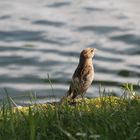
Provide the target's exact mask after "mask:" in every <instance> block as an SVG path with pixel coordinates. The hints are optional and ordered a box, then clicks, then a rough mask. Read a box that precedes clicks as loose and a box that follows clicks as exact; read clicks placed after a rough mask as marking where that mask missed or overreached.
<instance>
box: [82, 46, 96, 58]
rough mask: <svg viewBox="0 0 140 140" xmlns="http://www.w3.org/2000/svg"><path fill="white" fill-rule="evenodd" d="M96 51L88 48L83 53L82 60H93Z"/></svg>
mask: <svg viewBox="0 0 140 140" xmlns="http://www.w3.org/2000/svg"><path fill="white" fill-rule="evenodd" d="M95 51H96V49H95V48H86V49H84V50H83V51H82V52H81V54H80V58H85V59H88V58H93V57H94V54H95Z"/></svg>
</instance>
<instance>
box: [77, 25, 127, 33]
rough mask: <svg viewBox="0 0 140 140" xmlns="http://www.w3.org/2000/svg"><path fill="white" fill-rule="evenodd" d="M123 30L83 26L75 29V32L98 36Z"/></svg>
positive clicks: (114, 27) (113, 27) (109, 27)
mask: <svg viewBox="0 0 140 140" xmlns="http://www.w3.org/2000/svg"><path fill="white" fill-rule="evenodd" d="M123 30H124V29H121V28H120V27H116V26H83V27H79V28H78V29H77V31H80V32H96V33H98V34H105V33H111V32H116V31H123Z"/></svg>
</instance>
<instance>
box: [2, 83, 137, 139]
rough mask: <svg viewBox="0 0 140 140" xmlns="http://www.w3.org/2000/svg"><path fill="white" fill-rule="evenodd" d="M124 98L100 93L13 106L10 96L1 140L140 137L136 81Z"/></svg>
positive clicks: (127, 85)
mask: <svg viewBox="0 0 140 140" xmlns="http://www.w3.org/2000/svg"><path fill="white" fill-rule="evenodd" d="M122 88H123V89H124V94H123V96H121V97H116V96H109V95H104V94H103V93H101V94H100V97H97V98H90V99H88V98H78V99H76V100H75V102H74V104H73V102H72V101H66V102H64V104H63V105H59V104H58V103H48V104H33V105H31V106H26V107H22V106H17V107H13V106H12V104H13V103H14V101H13V100H12V98H11V97H9V96H8V93H7V100H6V101H4V102H3V103H2V105H1V107H0V140H48V139H50V140H65V139H68V140H112V139H116V140H139V139H140V96H139V93H137V94H136V92H135V91H134V89H133V85H132V84H128V83H127V84H124V85H123V86H122Z"/></svg>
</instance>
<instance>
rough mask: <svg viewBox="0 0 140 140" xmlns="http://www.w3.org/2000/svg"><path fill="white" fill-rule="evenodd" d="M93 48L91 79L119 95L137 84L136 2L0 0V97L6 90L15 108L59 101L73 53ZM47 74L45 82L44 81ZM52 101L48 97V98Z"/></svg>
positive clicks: (139, 17)
mask: <svg viewBox="0 0 140 140" xmlns="http://www.w3.org/2000/svg"><path fill="white" fill-rule="evenodd" d="M86 47H93V48H96V49H97V52H96V56H95V58H94V60H93V61H94V67H95V80H94V82H93V85H92V86H91V88H90V89H89V90H88V91H87V94H86V96H88V97H95V96H99V94H98V90H99V85H100V83H101V84H102V86H103V87H105V88H106V90H107V91H113V92H115V93H117V94H118V95H120V94H121V90H120V88H118V87H119V86H120V85H121V84H122V83H124V82H131V83H133V84H134V85H137V84H138V82H139V80H140V0H123V1H122V0H12V1H11V0H3V1H1V2H0V99H1V100H2V99H3V97H4V96H5V91H4V88H6V89H7V90H8V92H9V94H10V96H12V97H13V98H14V100H15V101H16V102H17V103H19V104H21V103H22V104H24V103H25V104H26V103H28V99H29V97H27V96H28V95H29V93H30V94H32V93H34V94H36V97H37V99H38V100H37V102H42V103H43V102H46V101H47V100H48V99H50V97H51V96H52V97H53V96H55V99H56V100H57V99H59V98H60V97H62V96H63V95H64V94H65V93H66V91H67V90H68V87H69V82H70V79H71V77H72V74H73V72H74V70H75V68H76V67H77V64H78V61H79V60H78V59H79V53H80V52H81V50H82V49H84V48H86ZM48 75H49V77H50V80H49V79H48ZM51 99H53V98H51Z"/></svg>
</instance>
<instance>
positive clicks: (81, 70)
mask: <svg viewBox="0 0 140 140" xmlns="http://www.w3.org/2000/svg"><path fill="white" fill-rule="evenodd" d="M95 51H96V49H95V48H86V49H84V50H83V51H82V52H81V53H80V59H79V64H78V66H77V68H76V70H75V72H74V74H73V76H72V80H71V83H70V87H69V90H68V92H67V95H66V96H64V97H62V99H61V100H60V104H62V103H63V102H64V101H65V100H66V99H72V100H74V99H75V98H76V97H77V96H79V95H80V96H81V97H83V96H84V95H85V93H86V91H87V89H88V88H89V87H90V85H91V84H92V81H93V79H94V67H93V62H92V58H93V57H94V55H95Z"/></svg>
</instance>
